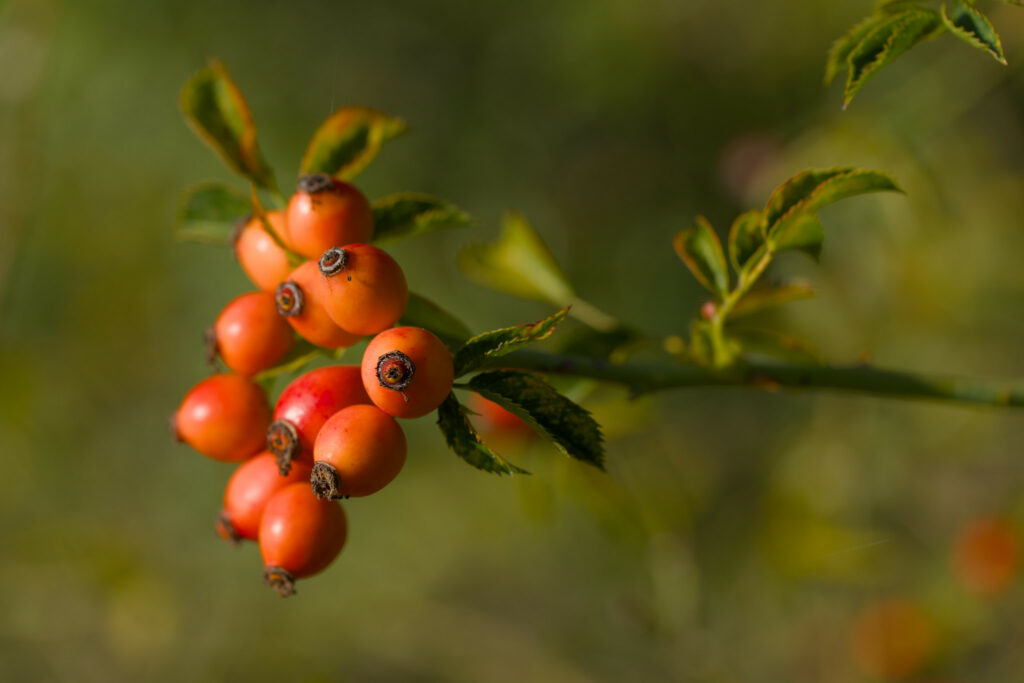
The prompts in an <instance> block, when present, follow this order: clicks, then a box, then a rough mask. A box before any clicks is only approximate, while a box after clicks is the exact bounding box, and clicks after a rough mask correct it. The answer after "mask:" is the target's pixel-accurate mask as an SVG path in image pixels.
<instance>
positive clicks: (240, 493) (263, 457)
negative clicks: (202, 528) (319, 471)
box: [217, 453, 310, 542]
mask: <svg viewBox="0 0 1024 683" xmlns="http://www.w3.org/2000/svg"><path fill="white" fill-rule="evenodd" d="M309 475H310V468H309V466H308V465H305V464H303V463H295V466H294V467H292V468H291V471H290V472H288V474H287V475H285V476H281V473H280V472H279V471H278V468H277V458H276V457H275V456H274V454H273V453H260V454H259V455H257V456H255V457H253V458H249V459H248V460H246V461H245V462H243V463H242V464H241V465H239V466H238V467H237V468H236V469H235V471H234V473H233V474H232V475H231V478H230V479H228V484H227V486H226V487H225V489H224V508H223V509H222V510H221V513H220V516H219V517H218V518H217V533H218V534H220V536H221V538H224V539H225V540H229V541H235V542H238V541H240V540H242V539H249V540H250V541H255V540H256V537H257V536H258V535H259V531H260V517H261V516H262V515H263V509H264V508H265V507H266V506H267V501H269V500H270V497H271V496H272V495H274V494H275V493H277V492H278V491H280V490H281V489H283V488H284V487H285V486H287V485H288V484H299V483H305V482H307V481H309Z"/></svg>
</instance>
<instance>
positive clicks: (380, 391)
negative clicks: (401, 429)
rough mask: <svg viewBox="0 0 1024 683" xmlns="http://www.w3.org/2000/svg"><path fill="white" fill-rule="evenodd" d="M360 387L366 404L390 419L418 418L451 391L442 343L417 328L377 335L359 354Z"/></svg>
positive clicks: (449, 360) (447, 358) (448, 359)
mask: <svg viewBox="0 0 1024 683" xmlns="http://www.w3.org/2000/svg"><path fill="white" fill-rule="evenodd" d="M362 375H363V386H364V387H365V388H366V393H367V394H368V395H369V397H370V400H372V401H373V402H374V404H375V405H376V406H377V407H378V408H380V409H381V410H383V411H384V412H385V413H387V414H388V415H393V416H394V417H421V416H423V415H426V414H427V413H429V412H430V411H432V410H434V409H435V408H437V407H438V406H439V405H441V403H442V402H443V401H444V399H445V398H446V397H447V396H448V394H449V393H450V392H451V390H452V382H453V381H454V378H455V368H454V366H453V364H452V354H451V353H449V351H448V349H447V348H446V347H445V345H444V343H443V342H442V341H441V340H440V339H438V338H437V337H435V336H434V335H433V334H431V333H430V332H428V331H427V330H424V329H421V328H419V327H395V328H392V329H390V330H385V331H383V332H381V333H380V334H378V335H377V336H376V337H374V338H373V340H372V341H371V342H370V344H369V345H368V346H367V347H366V351H365V353H364V354H363V365H362Z"/></svg>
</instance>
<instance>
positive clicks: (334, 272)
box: [319, 244, 409, 334]
mask: <svg viewBox="0 0 1024 683" xmlns="http://www.w3.org/2000/svg"><path fill="white" fill-rule="evenodd" d="M319 267H320V272H321V273H322V274H323V276H324V278H325V281H326V283H327V297H326V298H325V299H324V308H325V309H327V314H328V315H329V316H331V320H333V321H334V322H335V324H337V325H338V327H340V328H342V329H343V330H346V331H348V332H351V333H353V334H377V333H378V332H381V331H383V330H386V329H387V328H389V327H391V326H392V325H394V324H395V323H396V322H398V319H399V318H401V317H402V315H404V314H405V305H406V303H407V302H408V299H409V288H408V287H407V285H406V283H405V274H404V273H402V268H401V266H399V265H398V263H397V262H396V261H395V259H393V258H391V257H390V256H389V255H388V254H387V252H385V251H382V250H380V249H378V248H377V247H374V246H371V245H369V244H349V245H347V246H345V247H333V248H331V249H328V250H327V251H325V252H324V253H323V255H322V256H321V257H320V261H319Z"/></svg>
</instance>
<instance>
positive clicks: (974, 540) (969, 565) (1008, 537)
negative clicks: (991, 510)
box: [953, 517, 1020, 597]
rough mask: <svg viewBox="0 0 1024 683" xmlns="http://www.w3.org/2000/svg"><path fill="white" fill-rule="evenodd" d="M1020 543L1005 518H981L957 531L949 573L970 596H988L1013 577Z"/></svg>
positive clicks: (1004, 586) (993, 594)
mask: <svg viewBox="0 0 1024 683" xmlns="http://www.w3.org/2000/svg"><path fill="white" fill-rule="evenodd" d="M1019 565H1020V544H1019V541H1018V540H1017V532H1016V530H1015V529H1014V528H1013V526H1012V525H1011V524H1010V523H1009V522H1008V521H1007V520H1005V519H1000V518H998V517H982V518H979V519H976V520H974V521H972V522H970V523H968V524H966V525H965V526H964V527H962V528H961V529H960V532H959V534H958V536H957V538H956V542H955V543H954V546H953V571H954V572H955V573H956V577H957V579H959V581H960V583H961V584H962V585H963V586H964V587H965V588H966V589H967V590H969V591H970V592H971V593H974V594H975V595H980V596H984V597H992V596H995V595H998V594H999V593H1002V592H1003V591H1004V590H1006V589H1007V588H1008V587H1009V586H1010V584H1011V583H1012V582H1013V579H1014V577H1016V576H1017V569H1018V567H1019Z"/></svg>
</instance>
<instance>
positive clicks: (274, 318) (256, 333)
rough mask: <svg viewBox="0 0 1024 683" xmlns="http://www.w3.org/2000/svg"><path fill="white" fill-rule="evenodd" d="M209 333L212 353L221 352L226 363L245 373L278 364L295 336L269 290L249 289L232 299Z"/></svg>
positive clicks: (248, 373) (249, 373)
mask: <svg viewBox="0 0 1024 683" xmlns="http://www.w3.org/2000/svg"><path fill="white" fill-rule="evenodd" d="M208 335H209V336H208V343H209V349H208V350H209V352H210V355H211V356H212V355H213V354H218V355H220V357H221V360H223V361H224V364H225V365H227V366H228V367H229V368H231V369H232V370H234V371H235V372H238V373H240V374H243V375H253V374H256V373H257V372H260V371H261V370H266V369H267V368H269V367H273V366H274V365H276V364H277V363H278V361H280V360H281V359H282V358H284V356H285V354H286V353H288V349H290V348H291V346H292V342H293V341H294V340H295V333H294V332H293V331H292V328H291V326H289V325H288V323H287V322H285V320H284V318H282V317H281V315H280V314H279V313H278V312H277V304H276V303H275V301H274V295H273V294H271V293H270V292H250V293H248V294H243V295H242V296H240V297H237V298H235V299H234V300H232V301H231V303H229V304H228V305H227V306H225V307H224V310H223V311H221V313H220V315H219V316H217V322H215V323H214V324H213V327H212V328H210V332H209V333H208Z"/></svg>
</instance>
